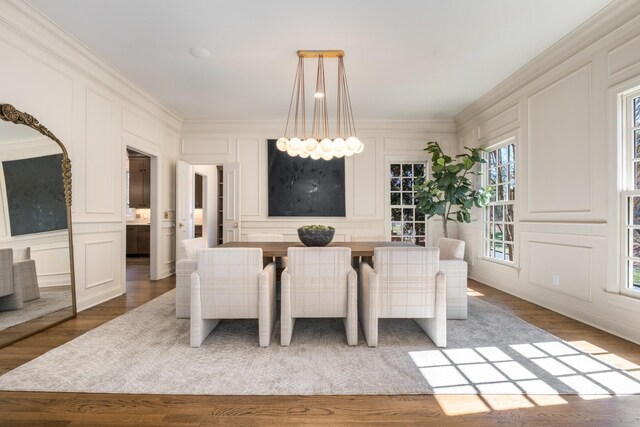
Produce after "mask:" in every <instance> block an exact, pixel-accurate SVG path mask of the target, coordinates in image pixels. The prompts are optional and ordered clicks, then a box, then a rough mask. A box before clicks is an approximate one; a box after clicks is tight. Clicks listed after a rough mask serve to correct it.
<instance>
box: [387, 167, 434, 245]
mask: <svg viewBox="0 0 640 427" xmlns="http://www.w3.org/2000/svg"><path fill="white" fill-rule="evenodd" d="M426 173H427V166H426V164H425V163H424V162H392V163H391V164H390V165H389V189H390V192H389V212H390V217H391V241H410V242H414V243H416V244H418V245H421V246H426V242H427V219H426V217H425V216H424V215H422V214H420V213H419V212H417V210H416V208H415V184H416V182H417V181H418V179H420V178H422V177H424V176H426Z"/></svg>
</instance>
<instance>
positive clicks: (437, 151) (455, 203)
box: [414, 141, 492, 237]
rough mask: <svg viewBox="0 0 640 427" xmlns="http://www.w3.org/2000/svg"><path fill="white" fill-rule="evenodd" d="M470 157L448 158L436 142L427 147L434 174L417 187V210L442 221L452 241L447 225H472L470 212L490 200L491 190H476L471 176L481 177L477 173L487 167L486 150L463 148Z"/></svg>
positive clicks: (431, 142)
mask: <svg viewBox="0 0 640 427" xmlns="http://www.w3.org/2000/svg"><path fill="white" fill-rule="evenodd" d="M464 148H465V149H466V150H467V151H468V152H469V153H465V154H458V155H457V156H455V157H450V156H447V155H446V154H444V153H443V152H442V149H441V148H440V145H439V144H438V143H437V142H435V141H430V142H428V143H427V148H425V149H424V151H427V152H428V153H429V154H431V174H430V177H429V178H424V179H423V180H422V181H421V182H419V183H418V184H417V185H416V188H415V189H414V190H415V192H416V193H415V194H416V198H417V204H416V209H417V210H418V211H419V212H420V213H422V214H424V215H425V216H426V217H427V218H431V217H433V216H436V215H438V216H440V217H442V228H443V232H444V237H449V232H448V231H447V222H448V221H454V222H467V223H468V222H471V208H472V207H473V206H476V207H478V208H482V207H484V206H486V205H487V203H489V200H490V199H491V190H492V189H491V187H487V188H482V187H478V188H474V186H473V183H472V182H471V180H470V179H469V175H481V173H480V172H477V171H475V170H474V168H475V166H476V165H477V164H482V163H486V162H487V161H486V160H485V159H483V158H482V152H483V151H484V150H482V149H480V148H469V147H464Z"/></svg>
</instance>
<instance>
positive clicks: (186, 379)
mask: <svg viewBox="0 0 640 427" xmlns="http://www.w3.org/2000/svg"><path fill="white" fill-rule="evenodd" d="M174 306H175V291H171V292H168V293H166V294H164V295H162V296H160V297H158V298H156V299H154V300H153V301H151V302H149V303H147V304H145V305H143V306H141V307H139V308H137V309H135V310H133V311H131V312H129V313H126V314H124V315H122V316H120V317H118V318H116V319H114V320H112V321H110V322H108V323H106V324H104V325H102V326H100V327H98V328H96V329H94V330H92V331H90V332H87V333H86V334H84V335H82V336H80V337H78V338H76V339H74V340H73V341H70V342H68V343H67V344H64V345H62V346H60V347H58V348H56V349H54V350H51V351H49V352H48V353H46V354H44V355H42V356H41V357H38V358H37V359H34V360H33V361H31V362H29V363H26V364H25V365H22V366H20V367H18V368H16V369H14V370H13V371H10V372H8V373H6V374H5V375H2V376H0V390H29V391H56V392H91V393H151V394H154V393H157V394H234V395H240V394H249V395H251V394H253V395H311V394H415V393H445V394H446V393H455V394H479V393H481V394H524V393H528V394H558V393H581V394H633V393H640V382H638V381H637V380H636V379H634V378H633V377H631V376H630V375H628V374H627V373H625V372H624V371H621V370H619V369H616V368H614V367H612V366H609V365H607V364H606V363H604V362H603V361H601V360H598V359H597V358H596V357H593V356H591V355H589V354H586V353H583V352H581V351H580V350H578V349H577V348H574V347H572V346H571V345H569V344H567V343H564V342H563V341H562V340H560V339H558V338H557V337H555V336H553V335H551V334H549V333H547V332H545V331H543V330H541V329H538V328H536V327H535V326H532V325H530V324H528V323H526V322H524V321H522V320H520V319H518V318H516V317H514V316H512V315H510V314H508V313H506V312H504V311H502V310H500V309H499V308H497V307H495V306H493V305H491V304H488V303H486V302H484V301H481V300H479V299H477V298H474V297H469V319H467V320H451V321H449V322H448V326H447V331H448V346H447V348H446V349H438V348H436V347H435V346H434V345H433V343H432V342H431V340H430V339H429V338H428V337H427V336H426V335H425V334H424V333H423V332H422V330H421V329H420V328H419V327H418V326H417V325H416V324H415V323H414V322H413V321H411V320H381V321H380V329H379V345H378V347H377V348H369V347H367V346H366V344H365V342H364V339H363V337H362V333H360V342H359V343H358V346H356V347H350V346H348V345H347V344H346V338H345V333H344V326H343V323H342V321H341V320H334V319H299V320H298V321H297V322H296V325H295V330H294V332H293V340H292V342H291V346H290V347H281V346H280V344H279V342H280V335H279V333H278V332H277V331H278V328H279V324H276V332H274V335H273V337H272V340H271V345H270V346H269V347H268V348H260V347H258V326H257V321H255V320H229V321H222V322H221V323H220V324H219V326H218V327H217V328H216V329H215V330H214V331H213V332H212V334H211V335H210V336H209V337H208V338H207V339H206V340H205V342H204V343H203V345H202V347H200V348H190V347H189V321H188V320H186V319H176V318H175V311H174Z"/></svg>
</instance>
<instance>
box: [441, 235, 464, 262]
mask: <svg viewBox="0 0 640 427" xmlns="http://www.w3.org/2000/svg"><path fill="white" fill-rule="evenodd" d="M436 245H437V246H438V249H440V259H442V260H445V259H462V260H463V259H464V240H457V239H449V238H446V237H441V238H439V239H438V243H436Z"/></svg>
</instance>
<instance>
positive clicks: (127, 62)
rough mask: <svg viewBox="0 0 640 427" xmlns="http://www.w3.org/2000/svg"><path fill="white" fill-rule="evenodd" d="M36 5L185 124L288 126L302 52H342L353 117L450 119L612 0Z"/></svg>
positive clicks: (193, 0)
mask: <svg viewBox="0 0 640 427" xmlns="http://www.w3.org/2000/svg"><path fill="white" fill-rule="evenodd" d="M29 2H30V3H31V4H32V5H34V6H35V7H36V8H38V9H39V10H40V11H42V12H43V13H44V14H45V15H47V16H48V17H49V18H51V19H52V20H53V21H54V22H55V23H57V24H58V25H59V26H61V27H62V28H64V29H65V30H66V31H68V32H69V33H71V34H72V35H73V36H75V37H76V38H77V39H79V40H80V41H81V42H82V43H84V44H85V45H86V46H88V47H89V48H90V49H91V50H92V51H94V52H95V53H97V54H98V55H100V56H101V57H103V58H104V59H105V60H106V61H108V62H109V63H111V64H112V65H114V66H115V67H116V68H118V69H119V70H120V71H121V72H122V73H124V74H125V75H126V76H127V77H129V78H130V79H131V80H133V81H135V82H136V83H137V84H139V85H140V86H141V87H143V88H144V89H146V90H147V91H148V92H150V93H151V94H152V95H154V96H155V97H157V98H158V99H159V100H160V101H161V102H162V103H163V104H164V105H166V106H167V107H169V108H170V109H172V110H173V111H175V112H176V113H177V114H178V115H179V116H181V117H182V118H184V119H221V120H223V119H270V118H276V119H282V120H284V117H285V116H286V114H287V111H288V108H289V99H290V96H291V88H292V85H293V79H294V75H295V69H296V64H297V57H296V51H297V50H299V49H343V50H344V51H345V53H346V56H345V68H346V72H347V76H348V78H349V87H350V91H351V99H352V103H353V111H354V116H355V118H356V120H357V119H358V118H363V119H365V118H366V119H380V118H384V119H427V118H451V117H453V116H454V115H455V114H456V113H458V112H459V111H460V110H461V109H463V108H464V107H465V106H467V105H469V104H470V103H471V102H473V101H475V100H476V99H477V98H479V97H480V96H481V95H483V94H484V93H486V92H487V91H489V90H490V89H491V88H492V87H494V86H496V85H497V84H498V83H500V82H501V81H502V80H504V79H505V78H506V77H507V76H509V75H510V74H511V73H513V72H514V71H516V70H517V69H518V68H520V67H522V66H523V65H525V64H526V63H527V62H528V61H530V60H531V59H533V58H534V57H535V56H537V55H538V54H540V53H541V52H542V51H544V50H545V49H546V48H548V47H549V46H550V45H552V44H553V43H555V42H556V41H558V40H559V39H561V38H562V37H563V36H565V35H566V34H568V33H569V32H570V31H571V30H573V29H574V28H576V27H577V26H578V25H580V24H581V23H583V22H584V21H586V20H587V19H588V18H590V17H591V16H593V15H594V14H595V13H597V12H598V11H599V10H600V9H602V8H603V7H604V6H606V5H607V4H608V3H610V2H611V0H482V1H479V0H395V1H388V0H323V1H314V2H311V1H309V0H274V1H256V0H254V1H250V0H234V1H224V2H222V1H211V0H183V1H179V0H173V1H169V0H135V1H131V0H29ZM192 47H202V48H205V49H207V50H209V51H210V52H211V56H210V57H209V58H206V59H197V58H195V57H193V56H191V55H190V54H189V49H190V48H192ZM333 61H335V60H333ZM305 64H306V67H307V76H308V84H309V88H310V89H308V91H309V92H307V93H308V94H309V93H312V92H310V91H311V90H312V89H311V86H312V85H313V79H314V78H315V63H314V62H306V63H305ZM326 67H327V71H326V72H327V79H328V81H327V86H328V93H329V96H330V98H328V101H329V103H330V104H329V105H332V102H335V101H334V100H335V97H332V95H331V88H332V87H333V85H332V84H331V83H332V79H331V78H330V77H331V76H333V75H334V73H335V72H334V71H333V70H334V67H335V65H334V62H330V61H329V60H327V61H326ZM307 96H308V99H309V101H308V102H311V97H310V96H309V95H307ZM308 108H309V107H308Z"/></svg>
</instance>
